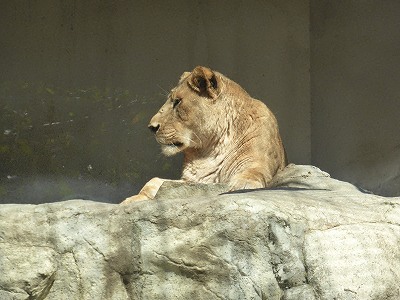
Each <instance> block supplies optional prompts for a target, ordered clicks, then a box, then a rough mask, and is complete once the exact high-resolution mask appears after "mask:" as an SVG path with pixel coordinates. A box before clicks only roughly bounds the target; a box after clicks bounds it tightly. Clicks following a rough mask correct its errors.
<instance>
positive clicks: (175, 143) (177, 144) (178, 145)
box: [169, 142, 183, 148]
mask: <svg viewBox="0 0 400 300" xmlns="http://www.w3.org/2000/svg"><path fill="white" fill-rule="evenodd" d="M169 146H175V147H178V148H179V147H182V146H183V143H181V142H173V143H171V144H169Z"/></svg>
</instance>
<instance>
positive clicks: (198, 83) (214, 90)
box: [188, 67, 219, 98]
mask: <svg viewBox="0 0 400 300" xmlns="http://www.w3.org/2000/svg"><path fill="white" fill-rule="evenodd" d="M188 84H189V86H190V87H191V88H192V89H194V90H195V91H196V92H198V93H199V94H204V95H206V96H207V97H211V98H216V97H217V96H218V94H219V84H218V80H217V77H216V76H215V74H214V72H213V71H212V70H211V69H209V68H206V67H196V68H195V69H194V70H193V71H192V74H191V77H190V78H189V80H188Z"/></svg>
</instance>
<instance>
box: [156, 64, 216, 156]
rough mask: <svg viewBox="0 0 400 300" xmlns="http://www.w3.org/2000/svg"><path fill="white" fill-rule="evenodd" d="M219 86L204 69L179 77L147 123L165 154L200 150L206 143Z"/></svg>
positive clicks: (210, 134) (213, 74)
mask: <svg viewBox="0 0 400 300" xmlns="http://www.w3.org/2000/svg"><path fill="white" fill-rule="evenodd" d="M221 85H223V83H222V81H221V80H220V78H217V75H216V74H215V73H214V72H212V71H211V70H210V69H208V68H205V67H197V68H195V69H194V70H193V72H185V73H183V74H182V76H181V78H180V80H179V83H178V85H177V86H176V87H175V88H174V89H172V90H171V92H170V94H169V95H168V99H167V101H166V103H165V104H164V105H163V106H162V107H161V109H160V110H159V111H158V112H157V114H156V115H155V116H154V117H153V118H152V119H151V121H150V124H149V128H150V129H151V131H153V132H154V133H155V136H156V140H157V142H158V143H159V144H160V145H161V147H162V152H163V153H164V154H165V155H168V156H170V155H174V154H176V153H178V152H181V151H185V150H189V149H197V150H200V149H202V148H204V147H205V146H206V144H208V143H209V142H210V139H212V138H213V135H214V134H215V130H216V128H215V125H216V122H217V120H218V118H219V113H218V112H217V111H216V109H217V108H218V105H215V104H216V100H217V98H218V96H219V94H220V91H221V88H222V86H221Z"/></svg>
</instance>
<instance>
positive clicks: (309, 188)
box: [0, 165, 400, 300]
mask: <svg viewBox="0 0 400 300" xmlns="http://www.w3.org/2000/svg"><path fill="white" fill-rule="evenodd" d="M275 180H276V181H275V186H276V187H275V188H273V189H265V190H255V191H239V192H234V193H228V194H223V195H216V194H219V193H220V192H223V191H225V188H224V187H221V186H209V187H207V186H204V185H202V186H196V185H189V186H188V185H187V186H179V185H175V187H173V186H172V185H173V184H172V185H170V186H169V187H168V186H167V185H166V186H164V187H163V188H162V189H161V190H160V192H159V195H158V196H157V197H158V198H159V199H160V200H153V201H142V202H136V203H133V204H131V205H124V206H119V205H112V204H102V203H96V202H91V201H83V200H71V201H65V202H59V203H52V204H42V205H15V204H9V205H0V299H2V300H3V299H4V300H8V299H57V300H58V299H150V300H153V299H155V300H157V299H191V300H194V299H286V300H295V299H296V300H302V299H304V300H313V299H360V300H361V299H362V300H368V299H374V300H380V299H382V300H383V299H385V300H386V299H399V298H400V283H399V282H400V247H399V246H400V227H399V224H400V198H384V197H379V196H375V195H371V194H367V193H363V192H361V191H359V190H358V189H357V188H355V187H354V186H352V185H350V184H348V183H344V182H340V181H337V180H334V179H331V178H330V177H329V175H328V174H326V173H324V172H321V171H320V170H318V169H317V168H314V167H311V166H295V165H290V166H289V167H288V168H287V169H286V170H284V171H283V172H282V173H280V174H278V176H277V177H276V178H275ZM163 189H166V190H169V191H168V195H170V196H167V192H166V191H165V193H166V194H164V195H165V197H163V196H162V193H163V191H162V190H163ZM171 190H174V191H171ZM193 191H196V192H195V194H196V193H197V196H195V197H189V195H188V193H189V194H190V193H191V192H193ZM200 191H203V192H200ZM202 193H203V194H202ZM204 195H207V196H204Z"/></svg>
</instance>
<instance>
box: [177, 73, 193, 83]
mask: <svg viewBox="0 0 400 300" xmlns="http://www.w3.org/2000/svg"><path fill="white" fill-rule="evenodd" d="M190 74H192V73H190V72H183V74H182V75H181V78H179V82H178V84H180V83H182V82H183V81H184V80H185V79H186V78H188V77H189V75H190Z"/></svg>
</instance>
